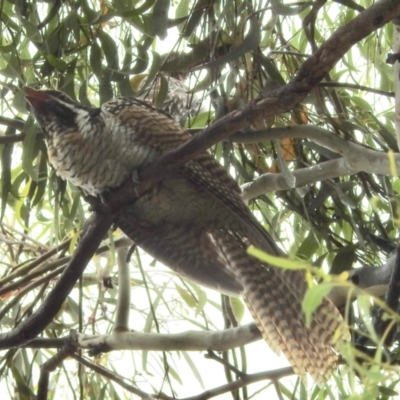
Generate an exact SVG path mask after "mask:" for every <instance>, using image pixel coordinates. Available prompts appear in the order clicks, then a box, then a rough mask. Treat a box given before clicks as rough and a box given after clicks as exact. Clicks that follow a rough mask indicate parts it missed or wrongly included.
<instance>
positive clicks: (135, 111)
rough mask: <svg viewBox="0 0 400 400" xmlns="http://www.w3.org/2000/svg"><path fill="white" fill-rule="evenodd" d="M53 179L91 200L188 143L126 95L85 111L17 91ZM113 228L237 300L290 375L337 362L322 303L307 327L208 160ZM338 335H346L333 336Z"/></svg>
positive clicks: (329, 316) (299, 279)
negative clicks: (41, 140)
mask: <svg viewBox="0 0 400 400" xmlns="http://www.w3.org/2000/svg"><path fill="white" fill-rule="evenodd" d="M26 97H27V100H28V101H29V102H30V103H31V105H32V107H33V111H34V114H35V116H36V118H37V120H38V122H39V124H40V126H41V127H42V129H43V131H44V133H45V135H46V138H47V142H48V147H49V160H50V162H51V163H52V165H53V166H54V168H55V169H56V171H57V173H58V174H59V175H61V176H62V177H64V178H65V179H68V180H70V181H71V182H73V183H74V184H76V185H77V186H79V187H82V188H83V189H84V190H86V191H88V192H90V193H91V194H97V193H101V192H103V191H104V190H107V189H110V188H113V187H117V186H119V185H120V184H121V183H122V182H123V181H124V180H126V179H127V178H129V176H131V174H132V173H133V172H134V171H135V170H138V169H140V168H142V167H143V166H145V165H146V164H148V163H150V162H151V161H153V160H154V159H156V158H157V157H159V156H160V155H161V154H163V153H165V152H168V151H169V150H171V149H173V148H176V147H177V146H179V145H181V144H182V143H184V142H185V141H187V140H188V139H190V135H189V133H188V132H187V131H186V130H185V129H183V128H182V127H181V126H179V124H177V123H176V122H175V121H173V120H172V119H170V118H169V117H168V116H166V115H165V114H164V113H162V112H160V111H158V110H156V109H154V108H152V107H151V106H149V105H148V104H146V103H143V102H141V101H138V100H136V99H132V98H117V99H115V100H112V101H109V102H107V103H105V104H103V105H102V106H101V108H87V107H83V106H82V105H79V104H77V103H75V102H73V101H72V100H70V99H69V98H67V97H65V95H64V94H58V92H53V91H36V90H33V89H31V88H26ZM116 223H117V225H118V226H119V227H120V228H121V229H122V230H123V231H124V232H125V233H126V234H127V235H128V236H129V237H131V238H132V239H133V240H134V241H135V242H136V243H137V244H138V245H139V246H141V247H143V249H145V250H146V251H147V252H148V253H149V254H151V255H152V256H154V257H155V258H157V259H158V260H160V261H161V262H163V263H165V264H166V265H168V266H169V267H171V268H172V269H174V270H175V271H177V272H178V273H180V274H182V275H184V276H186V277H189V278H191V279H193V280H195V281H196V282H199V283H201V284H204V285H207V286H209V287H212V288H215V289H218V290H221V291H223V292H225V293H228V294H232V295H237V294H239V293H243V295H244V298H245V300H246V303H247V305H248V307H249V310H250V312H251V313H252V315H253V317H254V320H255V321H256V323H257V326H258V327H259V329H260V331H261V332H262V334H263V336H264V338H265V339H266V341H267V342H268V343H269V344H270V345H271V347H272V348H273V349H275V350H278V349H281V350H282V351H283V352H284V354H285V355H286V356H287V358H288V360H289V361H290V363H291V365H292V366H293V368H294V370H295V372H296V373H298V374H299V375H300V376H305V374H306V373H307V372H308V373H309V374H311V375H312V376H313V378H314V379H315V380H317V381H318V382H322V381H323V379H324V377H326V376H327V375H329V373H330V371H331V370H332V369H333V368H334V367H335V366H336V363H337V356H336V354H335V352H334V351H333V350H332V343H331V342H332V338H333V337H334V335H335V333H336V331H337V330H340V328H341V326H342V319H341V316H340V314H339V312H338V311H337V309H336V308H335V306H334V305H333V304H332V303H330V302H329V300H327V299H324V301H323V302H322V304H321V305H320V307H319V308H318V309H317V311H316V312H315V313H314V316H313V321H312V324H311V326H309V327H308V326H306V323H305V319H304V315H303V312H302V308H301V303H302V299H303V296H304V294H305V291H306V289H307V285H306V283H305V280H304V276H303V274H302V273H301V272H299V271H283V270H280V269H277V268H274V267H272V266H269V265H265V264H262V263H260V262H259V261H257V260H256V259H253V258H252V257H250V256H249V255H248V254H247V253H246V248H247V246H248V245H249V244H253V245H255V246H257V247H260V248H262V249H264V250H265V251H267V252H269V253H271V254H275V255H281V254H282V253H281V251H280V250H279V248H278V246H277V245H276V243H275V242H274V240H273V239H272V238H271V236H270V235H269V234H268V233H267V231H265V230H264V229H263V228H262V227H261V225H260V224H259V223H258V222H257V220H256V219H255V218H254V216H253V215H252V214H251V212H250V211H249V209H248V208H247V206H246V205H245V204H244V203H243V201H242V200H241V198H240V190H239V187H238V186H237V184H236V182H235V181H234V180H233V179H232V178H231V177H230V176H229V175H228V174H227V172H226V171H225V170H224V169H223V168H222V167H221V166H220V165H219V164H218V163H217V162H216V161H215V160H214V159H213V158H212V157H211V156H210V155H209V154H208V153H202V154H200V155H198V156H196V157H194V158H193V159H192V160H191V161H189V162H188V163H186V164H185V165H184V166H183V167H181V168H179V169H178V170H177V171H176V173H175V174H174V175H173V176H172V177H170V178H169V179H167V180H164V181H161V182H160V183H159V184H158V185H157V187H156V188H154V190H153V191H150V192H149V193H147V194H146V195H144V196H143V197H141V198H140V199H139V200H138V201H136V202H135V204H132V205H131V206H129V207H127V208H126V209H125V210H124V212H123V213H121V214H120V216H119V217H118V218H117V220H116ZM340 335H341V336H342V338H345V337H346V331H345V330H343V331H342V330H340V331H338V336H340Z"/></svg>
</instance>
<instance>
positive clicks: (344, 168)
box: [232, 125, 400, 200]
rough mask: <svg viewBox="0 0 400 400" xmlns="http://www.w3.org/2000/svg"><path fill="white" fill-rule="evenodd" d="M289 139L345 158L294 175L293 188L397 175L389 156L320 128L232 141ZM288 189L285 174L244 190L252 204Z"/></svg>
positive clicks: (237, 137) (263, 178) (399, 159)
mask: <svg viewBox="0 0 400 400" xmlns="http://www.w3.org/2000/svg"><path fill="white" fill-rule="evenodd" d="M287 137H290V138H294V139H304V138H307V139H310V140H312V141H313V142H315V143H318V144H320V145H321V146H323V147H325V148H327V149H329V150H331V151H333V152H334V153H337V154H338V155H339V156H341V158H337V159H334V160H330V161H325V162H322V163H320V164H317V165H314V166H311V167H307V168H303V169H299V170H296V171H293V172H291V173H292V175H293V176H294V178H295V185H294V186H293V187H301V186H304V185H306V184H310V183H315V182H318V181H321V180H325V179H332V178H336V177H339V176H344V175H352V174H356V173H358V172H366V173H370V174H381V175H386V176H392V175H393V170H392V168H391V163H390V159H389V157H388V154H387V153H384V152H381V151H377V150H373V149H369V148H367V147H365V146H362V145H360V144H357V143H354V142H351V141H349V140H346V139H343V138H341V137H340V136H338V135H336V134H333V133H331V132H329V131H328V130H326V129H323V128H319V127H316V126H311V125H291V126H287V127H277V128H271V129H267V130H264V131H256V132H249V133H240V134H235V135H233V136H232V141H233V142H239V143H254V142H260V141H265V140H272V139H283V138H287ZM393 158H394V161H395V165H396V168H397V171H400V154H397V153H396V154H393ZM285 189H291V187H290V185H289V184H288V183H287V181H286V180H285V177H284V174H282V173H278V174H264V175H261V176H259V177H258V178H257V179H255V180H254V181H252V182H249V183H246V184H244V185H243V186H242V190H243V199H244V200H250V199H252V198H254V197H257V196H260V195H262V194H265V193H270V192H273V191H276V190H285Z"/></svg>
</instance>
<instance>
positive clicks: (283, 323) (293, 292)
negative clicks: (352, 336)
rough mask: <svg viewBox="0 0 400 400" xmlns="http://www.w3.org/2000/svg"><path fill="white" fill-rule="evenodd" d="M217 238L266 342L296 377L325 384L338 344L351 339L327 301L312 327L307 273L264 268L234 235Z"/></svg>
mask: <svg viewBox="0 0 400 400" xmlns="http://www.w3.org/2000/svg"><path fill="white" fill-rule="evenodd" d="M214 236H215V237H216V241H217V243H218V244H219V246H220V248H221V250H222V252H223V253H224V254H225V256H226V259H227V261H228V263H229V266H230V268H231V269H232V271H233V272H234V273H235V275H236V277H237V279H238V280H239V281H240V283H242V285H243V287H244V293H243V296H244V299H245V301H246V304H247V306H248V308H249V310H250V312H251V314H252V316H253V318H254V321H255V322H256V324H257V327H258V328H259V330H260V331H261V333H262V335H263V337H264V339H265V340H266V342H267V343H268V344H269V345H270V347H271V348H272V349H273V350H274V351H275V352H279V350H282V352H283V353H284V354H285V356H286V357H287V359H288V360H289V362H290V364H291V365H292V367H293V370H294V372H295V373H296V374H298V375H299V376H301V377H302V378H304V379H305V377H306V374H307V373H309V374H310V375H311V377H312V378H313V379H314V380H315V381H316V382H317V383H319V384H321V383H323V381H324V380H325V379H326V378H327V377H329V376H330V374H331V373H332V370H333V369H334V368H335V367H336V366H337V360H338V357H337V355H336V353H335V352H334V350H333V348H332V340H333V338H334V337H335V338H336V336H338V337H339V338H341V339H347V334H346V330H345V329H344V328H343V324H344V322H343V319H342V317H341V315H340V313H339V311H338V310H337V308H336V307H335V306H334V305H333V304H332V303H331V302H330V301H329V300H328V299H324V300H323V302H322V303H321V304H320V306H319V307H318V308H317V309H316V311H315V312H314V314H313V319H312V323H311V324H310V326H307V324H306V321H305V316H304V313H303V311H302V301H303V298H304V294H305V292H306V289H307V283H306V281H305V279H304V274H303V273H302V272H301V271H285V270H283V269H279V268H276V267H271V266H268V265H265V264H262V263H261V262H260V261H258V260H257V259H255V258H253V257H251V256H250V255H248V254H247V253H246V245H245V244H244V243H243V242H242V241H241V239H240V238H238V237H236V236H235V235H234V234H231V233H230V232H221V231H219V232H218V233H217V234H215V235H214ZM341 332H342V333H341Z"/></svg>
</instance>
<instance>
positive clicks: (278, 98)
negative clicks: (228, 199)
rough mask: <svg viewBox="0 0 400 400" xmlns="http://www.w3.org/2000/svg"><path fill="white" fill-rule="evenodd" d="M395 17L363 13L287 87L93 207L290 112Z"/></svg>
mask: <svg viewBox="0 0 400 400" xmlns="http://www.w3.org/2000/svg"><path fill="white" fill-rule="evenodd" d="M398 15H400V2H399V1H398V0H381V1H380V2H378V3H376V4H375V5H373V6H371V7H370V8H368V9H367V10H365V11H363V12H362V13H360V14H359V15H358V16H357V17H356V18H354V19H353V20H352V21H350V22H349V23H347V24H345V25H343V26H342V27H340V28H339V29H338V30H337V31H336V32H335V33H334V34H333V35H332V36H331V37H330V38H329V39H328V40H327V41H326V42H325V43H324V44H323V45H322V46H321V47H320V48H319V50H318V51H317V52H316V53H315V54H314V55H312V56H311V57H309V58H308V59H307V60H306V61H305V62H304V63H303V65H302V66H301V68H300V70H299V72H298V74H297V76H296V77H295V78H294V79H293V80H292V81H291V82H289V83H288V84H287V85H285V86H283V87H280V88H278V89H276V90H273V91H271V92H270V93H269V94H268V96H267V97H265V98H260V99H258V100H256V101H254V102H251V103H249V104H247V105H246V106H245V107H243V108H241V109H239V110H236V111H233V112H231V113H229V114H227V115H226V116H224V117H222V118H220V119H218V120H217V121H215V122H214V123H213V124H212V125H211V126H210V127H208V128H207V129H205V130H204V131H202V132H200V133H199V134H196V135H195V136H194V137H193V138H192V139H191V140H189V141H187V142H186V143H185V144H183V145H182V146H180V147H178V148H177V149H175V150H172V151H170V152H169V153H167V154H165V155H163V156H162V157H160V158H159V159H157V160H156V161H155V162H153V163H151V164H150V165H148V166H147V167H146V168H144V169H143V170H142V171H140V174H139V176H140V180H141V183H140V184H139V185H133V184H132V182H125V184H123V185H122V186H121V187H120V188H118V189H117V190H116V191H115V192H114V193H113V196H112V199H109V200H108V201H107V206H105V205H102V204H101V205H98V208H97V209H98V210H101V211H102V212H108V211H109V210H113V209H117V208H118V207H121V205H124V204H129V203H131V202H132V201H135V200H137V199H138V198H139V197H140V196H142V195H143V194H144V193H145V192H146V191H148V190H149V189H150V188H151V187H152V186H153V185H154V184H155V183H156V182H158V181H160V180H162V179H165V178H166V177H168V176H169V175H170V174H171V173H172V171H174V170H176V169H177V168H179V167H180V166H181V165H183V164H185V163H186V162H188V161H189V160H190V159H191V158H193V157H194V156H195V155H197V154H199V153H201V152H203V151H205V150H207V149H208V148H210V147H211V146H213V145H214V144H216V143H218V142H220V141H221V140H223V139H226V138H227V137H229V136H230V135H232V134H233V133H235V132H237V131H238V130H240V129H243V128H246V127H248V126H250V125H252V124H253V123H254V122H255V121H257V120H262V119H264V118H266V117H268V116H271V115H277V114H281V113H284V112H287V111H289V110H291V109H293V108H294V107H295V106H296V105H297V104H299V103H300V102H301V101H302V100H303V99H304V98H305V97H306V96H307V95H308V94H309V93H310V91H311V90H312V89H313V88H314V87H315V86H317V85H318V84H319V82H320V81H321V80H322V79H323V78H324V76H325V75H326V74H327V73H328V72H329V71H330V70H331V69H332V68H333V67H334V65H335V64H336V63H337V62H338V61H339V60H340V58H341V57H342V56H343V55H344V54H345V53H346V52H347V51H348V50H349V49H350V48H351V47H352V46H353V45H354V44H355V43H357V42H358V41H360V40H361V39H363V38H365V37H366V36H368V35H369V34H370V33H372V32H373V31H375V30H376V29H378V28H380V27H382V26H383V25H385V24H386V23H388V22H390V21H391V20H392V19H393V18H395V17H396V16H398Z"/></svg>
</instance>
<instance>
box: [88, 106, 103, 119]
mask: <svg viewBox="0 0 400 400" xmlns="http://www.w3.org/2000/svg"><path fill="white" fill-rule="evenodd" d="M100 113H101V108H92V109H90V110H89V115H90V117H91V118H94V117H97V116H98V115H99V114H100Z"/></svg>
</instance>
